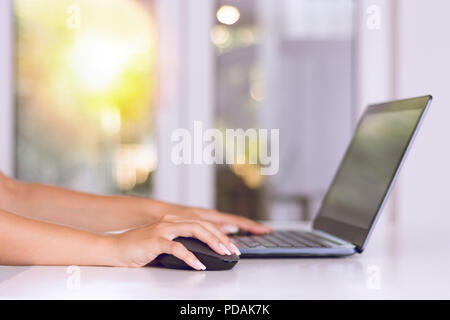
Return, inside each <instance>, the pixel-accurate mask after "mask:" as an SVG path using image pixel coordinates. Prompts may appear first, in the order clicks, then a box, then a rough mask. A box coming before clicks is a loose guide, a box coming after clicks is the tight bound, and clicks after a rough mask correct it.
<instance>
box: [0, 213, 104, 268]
mask: <svg viewBox="0 0 450 320" xmlns="http://www.w3.org/2000/svg"><path fill="white" fill-rule="evenodd" d="M105 239H106V238H104V237H101V236H99V235H95V234H92V233H88V232H85V231H80V230H75V229H70V228H67V227H63V226H59V225H53V224H49V223H45V222H41V221H35V220H31V219H26V218H24V217H20V216H17V215H14V214H12V213H8V212H6V211H2V210H0V264H2V265H99V266H107V265H111V260H112V259H110V257H108V254H107V252H108V251H109V249H107V248H108V245H107V242H106V241H105ZM101 253H103V254H101Z"/></svg>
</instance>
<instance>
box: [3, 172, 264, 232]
mask: <svg viewBox="0 0 450 320" xmlns="http://www.w3.org/2000/svg"><path fill="white" fill-rule="evenodd" d="M0 208H1V209H4V210H6V211H8V212H13V213H16V214H19V215H22V216H24V217H29V218H34V219H39V220H44V221H48V222H52V223H58V224H63V225H68V226H73V227H76V228H81V229H84V230H88V231H93V232H104V231H113V230H123V229H131V228H136V227H139V226H144V225H147V224H149V223H153V222H155V221H157V220H158V219H161V218H162V217H163V216H165V215H168V214H170V215H171V216H172V218H173V219H174V218H178V219H181V220H185V219H191V220H204V221H209V222H212V223H214V224H216V225H217V226H219V227H220V228H221V229H222V231H224V232H227V233H228V232H235V231H237V230H236V229H237V228H238V227H239V228H241V229H243V230H248V231H251V232H254V233H266V232H269V231H270V228H268V227H265V226H263V225H261V224H259V223H256V222H254V221H251V220H250V219H247V218H244V217H239V216H235V215H231V214H225V213H221V212H218V211H216V210H209V209H200V208H190V207H184V206H178V205H174V204H169V203H165V202H161V201H156V200H152V199H145V198H137V197H122V196H97V195H92V194H86V193H81V192H74V191H70V190H66V189H63V188H58V187H53V186H47V185H41V184H26V183H22V182H19V181H17V180H14V179H11V178H8V177H6V176H5V175H2V174H1V172H0Z"/></svg>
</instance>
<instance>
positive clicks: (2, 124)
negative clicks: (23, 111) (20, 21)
mask: <svg viewBox="0 0 450 320" xmlns="http://www.w3.org/2000/svg"><path fill="white" fill-rule="evenodd" d="M13 40H14V36H13V8H12V0H2V1H0V170H1V171H3V172H4V173H6V174H7V175H13V173H14V98H13V97H14V96H13V95H14V90H13V88H14V86H13V81H14V63H13V61H14V60H13V47H14V44H13Z"/></svg>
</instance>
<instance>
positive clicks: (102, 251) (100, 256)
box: [93, 235, 120, 267]
mask: <svg viewBox="0 0 450 320" xmlns="http://www.w3.org/2000/svg"><path fill="white" fill-rule="evenodd" d="M93 248H94V250H93V254H95V255H96V262H97V263H96V264H97V265H101V266H109V267H116V266H120V263H119V249H118V248H119V246H118V241H117V237H116V236H114V235H98V236H96V239H95V240H94V245H93Z"/></svg>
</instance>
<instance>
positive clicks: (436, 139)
mask: <svg viewBox="0 0 450 320" xmlns="http://www.w3.org/2000/svg"><path fill="white" fill-rule="evenodd" d="M398 5H399V6H398V12H397V14H398V16H397V23H398V31H397V32H398V43H397V57H396V60H397V70H396V71H397V83H396V87H397V94H398V97H409V96H418V95H424V94H432V95H433V96H434V97H435V99H434V102H433V104H432V106H431V108H430V112H429V114H428V117H427V118H426V119H425V122H424V125H423V127H422V130H421V132H420V134H419V136H418V139H417V141H416V144H415V146H414V147H413V150H412V152H411V154H410V157H409V159H408V161H407V162H406V166H405V168H404V170H403V173H402V177H401V180H400V188H399V193H398V209H399V218H400V219H401V221H402V223H403V224H405V223H416V224H419V223H420V224H421V225H423V226H425V225H427V224H434V223H440V224H443V223H450V201H449V200H448V199H449V192H450V143H449V138H450V38H449V31H450V19H448V14H449V12H450V1H448V0H431V1H424V0H399V1H398Z"/></svg>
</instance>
